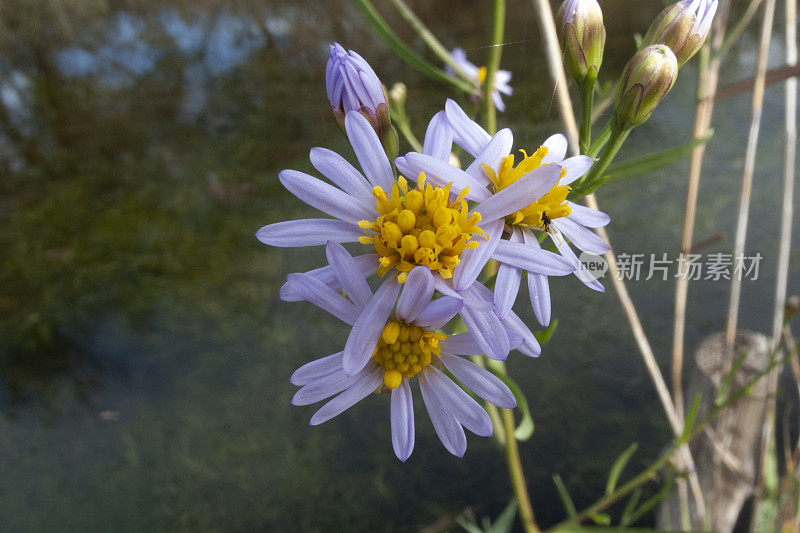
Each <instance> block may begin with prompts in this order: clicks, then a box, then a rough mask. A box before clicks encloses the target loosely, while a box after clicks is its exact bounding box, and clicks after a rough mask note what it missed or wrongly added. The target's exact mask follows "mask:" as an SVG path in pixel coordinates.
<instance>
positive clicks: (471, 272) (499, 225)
mask: <svg viewBox="0 0 800 533" xmlns="http://www.w3.org/2000/svg"><path fill="white" fill-rule="evenodd" d="M481 225H482V226H483V229H484V231H486V233H487V234H488V238H489V241H488V242H485V241H484V239H485V238H486V236H485V235H483V234H477V235H476V236H475V237H473V239H474V240H476V241H477V242H478V243H480V244H478V247H477V248H469V249H466V250H464V251H463V252H461V263H460V264H459V265H458V266H457V267H456V268H455V270H454V271H453V288H454V289H455V290H456V291H459V292H460V291H462V290H463V289H466V288H467V287H469V286H470V285H472V283H473V282H474V281H475V280H476V279H478V276H479V275H480V273H481V270H483V267H484V266H485V265H486V262H487V261H488V260H489V258H490V257H491V256H492V254H493V253H494V250H495V248H497V244H498V243H499V242H500V237H502V235H503V227H504V225H505V222H504V221H503V220H494V221H491V222H489V223H488V224H485V225H484V224H481Z"/></svg>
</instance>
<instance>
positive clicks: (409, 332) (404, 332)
mask: <svg viewBox="0 0 800 533" xmlns="http://www.w3.org/2000/svg"><path fill="white" fill-rule="evenodd" d="M446 338H447V335H444V334H442V333H436V332H434V331H427V330H425V329H423V328H421V327H419V326H415V325H413V324H404V323H402V322H389V323H387V324H386V325H385V326H384V327H383V333H382V334H381V338H380V340H379V341H378V345H377V346H376V347H375V351H374V352H373V353H372V357H373V359H375V362H376V363H378V364H379V365H382V367H383V384H384V385H386V386H387V387H388V388H390V389H396V388H397V387H399V386H400V383H401V382H402V380H403V378H410V377H413V376H415V375H417V374H418V373H419V372H420V371H421V370H422V369H423V368H425V367H426V366H428V365H429V364H431V360H432V358H433V356H434V355H435V356H436V357H439V354H440V348H439V341H441V340H444V339H446Z"/></svg>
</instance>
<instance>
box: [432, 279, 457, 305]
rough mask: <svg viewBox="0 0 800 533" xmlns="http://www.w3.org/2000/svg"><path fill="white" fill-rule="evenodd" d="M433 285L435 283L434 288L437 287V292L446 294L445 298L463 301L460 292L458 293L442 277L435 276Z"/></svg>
mask: <svg viewBox="0 0 800 533" xmlns="http://www.w3.org/2000/svg"><path fill="white" fill-rule="evenodd" d="M433 283H434V287H436V290H437V291H439V292H440V293H442V294H444V295H445V296H450V297H452V298H455V299H457V300H461V299H463V298H462V296H461V294H459V293H458V292H456V291H455V290H454V289H453V287H452V283H451V282H445V281H444V280H443V279H442V276H439V275H435V276H434V277H433Z"/></svg>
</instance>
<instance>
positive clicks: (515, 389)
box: [487, 359, 534, 441]
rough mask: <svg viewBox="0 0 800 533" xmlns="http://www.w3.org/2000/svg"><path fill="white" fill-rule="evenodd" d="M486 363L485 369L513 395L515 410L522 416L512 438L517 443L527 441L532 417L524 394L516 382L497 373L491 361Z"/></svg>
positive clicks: (531, 429) (531, 433)
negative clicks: (517, 441)
mask: <svg viewBox="0 0 800 533" xmlns="http://www.w3.org/2000/svg"><path fill="white" fill-rule="evenodd" d="M487 362H488V363H489V364H488V366H487V368H488V369H489V370H490V371H491V372H492V374H494V375H495V376H497V377H498V378H500V380H501V381H502V382H503V383H505V384H506V386H507V387H508V388H509V389H511V392H512V393H513V394H514V399H515V400H517V409H519V413H520V414H521V415H522V420H521V421H520V423H519V425H518V426H517V429H515V430H514V437H516V439H517V440H519V441H526V440H528V439H529V438H531V436H532V435H533V429H534V424H533V416H532V415H531V409H530V407H529V406H528V399H527V398H525V394H524V393H523V392H522V389H520V388H519V385H517V382H516V381H514V380H513V379H511V377H509V376H508V375H507V374H505V373H503V372H499V371H498V369H497V367H493V366H492V364H491V363H492V360H491V359H489V360H488V361H487Z"/></svg>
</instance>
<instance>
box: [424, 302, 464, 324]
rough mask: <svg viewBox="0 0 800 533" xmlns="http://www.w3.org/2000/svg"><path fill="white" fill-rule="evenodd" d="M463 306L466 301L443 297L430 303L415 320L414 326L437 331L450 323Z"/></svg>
mask: <svg viewBox="0 0 800 533" xmlns="http://www.w3.org/2000/svg"><path fill="white" fill-rule="evenodd" d="M463 306H464V300H462V299H460V298H453V297H451V296H443V297H441V298H439V299H438V300H434V301H432V302H430V303H429V304H428V305H427V306H426V307H425V309H423V310H422V312H421V313H420V314H419V315H418V316H417V318H416V319H415V320H414V324H416V325H418V326H420V327H422V328H425V329H427V330H430V331H435V330H437V329H439V328H441V327H443V326H444V325H445V324H447V323H448V322H450V320H452V319H453V317H454V316H456V313H458V312H459V311H461V308H462V307H463Z"/></svg>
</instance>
